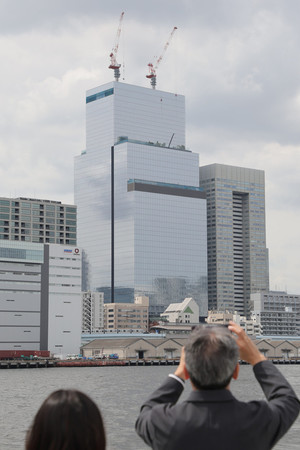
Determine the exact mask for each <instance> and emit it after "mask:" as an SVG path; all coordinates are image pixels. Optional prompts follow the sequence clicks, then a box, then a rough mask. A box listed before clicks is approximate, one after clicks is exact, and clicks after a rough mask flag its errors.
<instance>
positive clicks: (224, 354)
mask: <svg viewBox="0 0 300 450" xmlns="http://www.w3.org/2000/svg"><path fill="white" fill-rule="evenodd" d="M184 350H185V364H186V368H187V371H188V373H189V376H190V379H191V381H192V383H193V384H194V386H195V387H196V388H197V389H223V388H225V387H226V386H227V385H228V384H229V383H230V380H231V378H232V375H233V372H234V369H235V367H236V365H237V362H238V358H239V350H238V346H237V343H236V341H235V339H234V337H233V335H232V334H231V332H230V331H229V330H228V328H227V327H224V326H214V325H200V326H198V327H197V328H195V329H194V331H193V332H192V333H191V335H190V338H189V340H188V343H187V345H186V346H185V348H184Z"/></svg>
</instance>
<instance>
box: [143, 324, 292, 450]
mask: <svg viewBox="0 0 300 450" xmlns="http://www.w3.org/2000/svg"><path fill="white" fill-rule="evenodd" d="M239 357H240V358H241V359H243V360H244V361H247V362H248V363H250V364H251V365H252V366H253V371H254V374H255V376H256V379H257V381H258V382H259V384H260V386H261V387H262V389H263V391H264V394H265V396H266V398H267V400H268V401H267V402H266V401H251V402H241V401H238V400H237V399H236V398H235V397H234V396H233V395H232V394H231V392H230V390H229V385H230V381H231V379H232V378H234V379H237V377H238V374H239V364H238V359H239ZM187 379H190V381H191V384H192V388H193V391H192V393H191V394H190V396H189V397H188V399H187V400H186V401H183V402H182V403H178V404H177V403H176V402H177V400H178V399H179V397H180V394H181V393H182V391H183V389H184V382H185V380H187ZM245 389H249V387H248V386H245ZM298 413H299V400H298V399H297V396H296V394H295V392H294V391H293V389H292V388H291V386H290V385H289V383H288V382H287V381H286V379H285V378H284V377H283V375H282V374H281V373H280V372H279V370H277V368H276V367H275V366H274V365H273V364H272V362H271V361H267V360H266V358H265V357H264V356H263V355H262V354H261V353H260V352H259V350H258V349H257V348H256V346H255V345H254V343H253V342H252V341H251V339H250V338H249V337H248V336H247V335H246V334H245V332H244V331H243V329H242V328H241V327H239V326H238V325H236V324H235V323H233V322H230V324H229V326H228V328H227V327H224V326H212V325H200V326H199V327H197V329H195V330H194V331H193V332H192V333H191V336H190V338H189V341H188V343H187V345H186V346H185V348H184V349H183V351H182V354H181V360H180V364H179V366H178V367H177V369H176V371H175V373H174V374H171V375H169V377H168V378H167V380H166V381H165V382H164V383H163V384H162V386H161V387H160V388H159V389H157V390H156V391H154V393H153V394H152V395H151V396H150V398H149V399H148V400H147V401H146V402H145V403H144V404H143V406H142V408H141V412H140V415H139V417H138V419H137V421H136V431H137V433H138V434H139V435H140V436H141V437H142V438H143V439H144V441H145V442H146V443H147V444H148V445H149V446H151V447H152V448H153V449H155V450H194V449H195V450H196V449H197V450H200V449H201V450H202V449H203V450H266V449H270V448H272V447H273V446H274V444H275V443H276V442H277V441H278V440H279V439H280V438H281V437H282V436H283V434H284V433H286V431H287V430H288V429H289V428H290V426H291V425H292V423H293V422H294V421H295V419H296V418H297V416H298Z"/></svg>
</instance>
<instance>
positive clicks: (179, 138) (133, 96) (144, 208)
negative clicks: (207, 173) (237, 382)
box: [75, 82, 207, 315]
mask: <svg viewBox="0 0 300 450" xmlns="http://www.w3.org/2000/svg"><path fill="white" fill-rule="evenodd" d="M75 203H76V205H77V208H78V209H77V212H78V230H77V231H78V244H79V245H80V246H81V247H82V248H83V249H84V251H85V258H84V267H85V269H84V273H83V283H84V285H83V288H84V290H97V291H103V292H104V301H105V302H111V301H115V302H120V301H123V302H133V301H134V297H136V296H138V295H146V296H148V297H149V299H150V309H149V311H150V314H152V315H153V314H157V313H160V312H162V311H163V310H164V309H165V308H166V306H168V305H169V303H174V302H181V301H183V299H184V298H185V297H193V298H194V299H195V300H196V301H197V303H198V304H199V307H200V315H206V313H207V232H206V199H205V193H204V191H203V189H202V188H200V187H199V155H198V154H197V153H193V152H191V151H189V150H187V149H186V148H185V100H184V97H183V96H182V95H177V94H172V93H168V92H163V91H158V90H154V89H148V88H143V87H138V86H132V85H128V84H124V83H119V82H110V83H108V84H105V85H103V86H100V87H97V88H94V89H91V90H89V91H88V92H87V96H86V149H85V150H84V151H83V152H82V154H81V155H80V156H77V157H76V158H75Z"/></svg>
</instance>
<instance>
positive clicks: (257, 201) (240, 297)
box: [200, 164, 269, 315]
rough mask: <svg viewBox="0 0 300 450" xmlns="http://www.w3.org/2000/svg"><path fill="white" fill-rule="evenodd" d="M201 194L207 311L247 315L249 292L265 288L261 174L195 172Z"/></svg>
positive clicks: (215, 169)
mask: <svg viewBox="0 0 300 450" xmlns="http://www.w3.org/2000/svg"><path fill="white" fill-rule="evenodd" d="M200 185H201V186H202V187H203V189H204V190H205V192H206V195H207V247H208V303H209V309H211V310H219V311H226V310H228V311H237V312H239V313H240V314H242V315H249V313H250V311H251V310H252V309H253V305H252V303H251V301H250V294H251V293H253V292H256V291H260V290H268V288H269V261H268V250H267V248H266V226H265V179H264V172H263V171H262V170H255V169H246V168H242V167H233V166H226V165H222V164H212V165H209V166H204V167H201V168H200Z"/></svg>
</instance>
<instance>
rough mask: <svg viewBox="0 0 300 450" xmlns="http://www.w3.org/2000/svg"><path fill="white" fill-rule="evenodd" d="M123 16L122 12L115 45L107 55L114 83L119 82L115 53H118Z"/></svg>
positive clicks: (118, 69) (119, 65)
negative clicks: (113, 73) (112, 70)
mask: <svg viewBox="0 0 300 450" xmlns="http://www.w3.org/2000/svg"><path fill="white" fill-rule="evenodd" d="M123 16H124V12H122V14H121V16H120V21H119V27H118V30H117V35H116V39H115V43H114V46H113V48H112V51H111V54H110V55H109V56H110V66H108V68H109V69H114V72H115V80H116V81H119V78H120V67H121V64H118V63H117V53H118V48H119V41H120V34H121V27H122V20H123Z"/></svg>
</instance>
